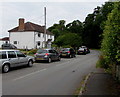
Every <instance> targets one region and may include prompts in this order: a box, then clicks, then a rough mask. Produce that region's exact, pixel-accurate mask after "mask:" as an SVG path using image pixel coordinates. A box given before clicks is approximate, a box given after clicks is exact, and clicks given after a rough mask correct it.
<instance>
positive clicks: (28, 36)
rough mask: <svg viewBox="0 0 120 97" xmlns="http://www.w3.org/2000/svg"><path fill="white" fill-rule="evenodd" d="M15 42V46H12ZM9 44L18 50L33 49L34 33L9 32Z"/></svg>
mask: <svg viewBox="0 0 120 97" xmlns="http://www.w3.org/2000/svg"><path fill="white" fill-rule="evenodd" d="M14 41H17V44H14ZM10 43H11V44H14V45H15V46H16V47H17V48H19V49H25V48H27V49H32V48H34V32H11V33H10Z"/></svg>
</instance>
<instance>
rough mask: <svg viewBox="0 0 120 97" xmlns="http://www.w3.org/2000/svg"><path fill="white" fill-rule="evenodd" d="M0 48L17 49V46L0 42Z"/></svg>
mask: <svg viewBox="0 0 120 97" xmlns="http://www.w3.org/2000/svg"><path fill="white" fill-rule="evenodd" d="M2 49H17V47H16V46H15V45H13V44H10V43H4V44H2Z"/></svg>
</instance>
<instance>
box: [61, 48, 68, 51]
mask: <svg viewBox="0 0 120 97" xmlns="http://www.w3.org/2000/svg"><path fill="white" fill-rule="evenodd" d="M61 51H69V48H64V49H62V50H61Z"/></svg>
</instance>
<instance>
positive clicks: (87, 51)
mask: <svg viewBox="0 0 120 97" xmlns="http://www.w3.org/2000/svg"><path fill="white" fill-rule="evenodd" d="M81 48H84V49H85V50H86V54H87V53H90V50H89V48H88V47H86V46H81Z"/></svg>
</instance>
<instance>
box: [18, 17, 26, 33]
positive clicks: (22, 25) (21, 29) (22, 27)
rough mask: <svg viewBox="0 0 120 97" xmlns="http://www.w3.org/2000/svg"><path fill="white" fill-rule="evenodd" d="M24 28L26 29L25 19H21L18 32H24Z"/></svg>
mask: <svg viewBox="0 0 120 97" xmlns="http://www.w3.org/2000/svg"><path fill="white" fill-rule="evenodd" d="M24 27H25V24H24V19H23V18H20V19H19V27H18V31H24Z"/></svg>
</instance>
